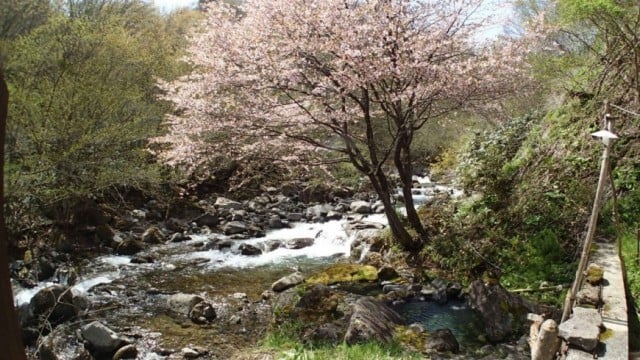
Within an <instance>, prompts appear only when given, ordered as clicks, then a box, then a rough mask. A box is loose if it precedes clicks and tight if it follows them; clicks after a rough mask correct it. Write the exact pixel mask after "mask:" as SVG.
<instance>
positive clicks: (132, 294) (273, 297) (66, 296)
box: [13, 178, 528, 360]
mask: <svg viewBox="0 0 640 360" xmlns="http://www.w3.org/2000/svg"><path fill="white" fill-rule="evenodd" d="M414 193H415V195H414V196H415V200H416V201H417V202H418V203H421V202H424V201H427V200H428V199H430V198H431V197H432V196H433V195H434V194H436V193H448V194H453V195H455V196H457V195H459V194H458V193H457V192H456V191H455V190H452V189H450V188H448V187H445V186H440V185H435V184H432V183H431V182H430V181H428V179H425V178H417V179H416V189H415V191H414ZM197 207H198V211H196V212H193V211H192V213H191V214H190V215H191V216H190V218H187V219H184V218H182V219H176V218H170V219H168V220H165V221H162V222H158V221H155V222H154V221H149V220H150V219H153V212H154V211H156V210H154V204H147V206H144V207H141V208H139V209H133V210H131V211H130V213H129V214H128V216H127V219H128V220H129V221H130V222H132V223H133V224H134V226H132V227H131V228H130V230H128V231H126V230H124V231H123V230H113V229H111V230H112V231H111V232H110V233H109V234H108V237H109V245H110V248H112V249H113V253H111V254H104V255H101V256H97V257H94V258H91V259H73V258H68V259H67V261H65V262H62V263H58V264H57V265H56V270H55V272H54V273H53V275H52V276H51V277H48V278H45V279H42V280H41V281H39V282H37V283H36V282H30V283H27V282H25V281H15V282H14V289H13V290H14V297H15V302H16V306H17V307H18V308H19V309H20V318H21V324H22V327H23V332H24V339H25V340H26V342H27V343H29V344H31V345H30V346H31V351H32V354H36V355H34V356H38V357H40V358H43V359H61V360H62V359H93V358H111V359H126V358H137V359H184V358H202V359H226V358H233V357H237V356H240V355H241V354H243V353H244V352H246V351H248V349H251V348H253V347H255V345H256V344H257V343H258V341H259V340H260V339H261V338H262V337H263V336H264V334H265V332H266V331H267V329H268V328H269V327H270V326H273V325H274V321H275V322H276V323H277V321H278V315H274V314H275V313H280V312H282V311H281V310H282V309H290V308H293V309H294V312H296V311H298V310H299V308H300V307H304V306H301V305H300V302H303V299H304V298H305V296H306V294H305V295H303V296H302V298H301V299H300V300H299V301H300V302H299V303H297V304H294V303H292V301H293V302H295V301H298V300H297V297H296V292H297V293H299V292H300V291H299V290H296V289H295V286H296V285H298V284H308V286H312V285H313V286H314V287H310V288H309V289H311V290H308V289H307V290H308V293H310V294H313V293H314V292H316V293H318V294H322V295H321V297H324V298H329V299H333V298H336V299H340V300H339V301H338V304H336V306H335V307H332V308H331V309H330V310H329V311H330V312H332V314H334V313H335V314H341V316H342V318H343V319H336V320H335V321H333V322H330V323H322V324H320V326H319V327H318V328H315V329H312V330H309V331H311V332H313V333H314V334H317V333H318V331H319V329H324V328H323V326H325V325H326V324H330V325H331V326H336V327H337V328H338V330H335V331H334V332H329V333H328V335H327V334H325V333H322V331H320V333H321V334H324V335H321V336H328V337H329V339H330V340H331V339H332V338H333V337H334V333H335V334H340V336H339V339H338V336H337V335H336V336H335V337H336V339H333V340H336V341H337V340H339V341H342V339H343V337H344V336H347V338H348V333H349V331H351V329H350V327H349V326H350V324H349V319H350V318H354V317H356V316H357V315H355V314H354V312H355V310H353V306H354V305H356V308H357V305H358V304H360V302H362V301H363V299H369V298H371V299H373V297H376V298H377V299H379V300H381V301H382V302H383V303H385V304H387V305H389V306H391V308H393V309H394V310H395V311H397V312H399V313H400V315H401V317H403V319H402V320H398V321H399V322H402V323H405V324H413V325H410V326H409V327H408V328H407V329H408V330H407V331H409V332H411V331H414V332H416V331H417V332H418V333H426V332H434V334H435V333H436V332H437V331H440V329H445V328H446V329H448V330H449V332H448V333H445V334H443V336H442V338H444V339H445V340H443V341H444V342H445V343H448V344H449V345H446V346H445V347H444V348H443V349H444V351H445V352H447V351H448V352H454V353H462V355H457V356H458V358H487V359H489V358H496V356H498V355H499V356H498V357H508V358H513V359H517V358H528V355H527V354H526V351H527V349H526V341H523V340H522V339H521V340H520V341H519V342H518V343H509V342H507V343H501V341H503V340H508V339H509V338H508V336H506V335H505V336H502V338H500V339H498V341H488V339H487V335H486V334H484V333H483V324H482V321H483V320H482V318H481V317H480V316H478V315H477V314H476V312H472V311H471V309H470V308H469V305H467V302H466V301H464V295H462V294H463V292H464V291H462V290H463V289H462V286H461V285H460V284H452V283H448V282H446V281H443V280H440V279H434V280H433V281H430V282H428V283H421V284H417V283H416V282H415V279H413V275H412V274H411V271H410V269H407V268H402V267H398V266H390V265H389V259H388V258H387V257H388V256H389V253H388V252H385V251H384V249H383V246H382V245H381V244H380V243H379V242H377V241H376V240H375V239H376V236H374V234H376V233H378V232H379V231H380V229H383V228H384V226H385V217H384V216H383V215H382V214H381V213H382V207H381V204H380V203H379V202H377V201H376V200H375V199H374V198H367V197H366V196H361V197H360V198H352V199H335V200H334V201H333V202H331V203H319V204H318V203H316V204H308V203H303V202H299V201H295V199H292V198H291V197H290V196H285V195H284V194H282V193H279V192H278V191H276V190H275V189H267V191H265V193H264V194H263V195H261V196H259V197H256V198H255V199H253V200H251V201H245V202H236V201H233V200H230V199H226V198H223V197H218V198H216V199H215V201H213V200H212V201H211V202H207V201H199V202H198V206H197ZM136 223H139V224H145V225H144V231H142V230H143V229H142V227H140V226H138V227H136V226H135V224H136ZM136 228H137V229H138V230H137V231H136V230H135V229H136ZM378 238H379V237H378ZM336 263H337V264H344V265H345V266H356V267H355V268H349V269H352V270H349V271H351V272H350V273H351V274H352V275H353V276H354V278H353V279H347V281H344V279H338V280H336V281H332V280H322V281H315V282H314V280H313V279H312V278H313V276H315V274H317V273H322V271H323V270H325V269H326V268H327V267H331V266H334V264H336ZM365 264H368V265H365ZM371 264H373V265H376V266H375V267H372V266H371ZM20 265H21V264H17V265H15V266H14V267H15V268H16V269H17V270H16V272H19V271H20ZM357 266H361V268H360V267H357ZM367 266H368V267H367ZM370 268H373V275H371V276H373V277H371V278H367V276H369V275H367V274H368V273H367V271H368V270H367V269H370ZM353 269H356V270H353ZM356 273H357V274H364V275H363V276H364V277H365V278H362V279H361V278H355V274H356ZM363 280H369V281H363ZM25 285H30V287H27V286H25ZM480 291H483V290H480ZM298 295H299V294H298ZM372 296H373V297H372ZM309 301H311V303H313V301H316V300H309ZM320 301H321V303H324V302H323V300H320ZM504 301H507V300H504ZM508 302H509V303H511V300H508ZM292 304H293V305H294V306H291V305H292ZM363 304H367V302H366V301H364V302H363ZM313 306H315V305H313ZM376 306H377V305H376ZM343 308H345V309H346V310H345V309H343ZM315 310H317V309H314V311H315ZM298 315H299V314H298ZM347 315H350V316H347ZM322 316H324V315H322ZM322 316H320V318H322ZM332 316H334V315H332ZM334 317H335V318H337V316H334ZM314 319H315V320H317V318H314ZM341 321H342V323H344V324H343V325H344V329H342V330H340V329H339V328H340V326H341V325H340V324H342V323H341ZM336 324H337V325H336ZM509 325H511V324H509ZM344 332H346V333H347V335H344V334H343V333H344ZM449 334H451V336H453V337H454V339H453V343H454V344H453V345H452V344H451V341H448V342H447V341H446V339H447V338H448V337H449ZM314 336H315V335H314ZM434 338H435V336H434ZM347 340H348V339H347ZM374 340H375V339H374ZM489 340H496V339H489ZM492 344H493V345H492ZM420 346H423V345H422V343H421V344H420ZM434 349H435V348H434ZM417 350H418V351H422V350H423V349H417ZM436 350H437V349H436ZM434 351H435V350H434ZM496 354H498V355H496ZM492 356H493V357H492Z"/></svg>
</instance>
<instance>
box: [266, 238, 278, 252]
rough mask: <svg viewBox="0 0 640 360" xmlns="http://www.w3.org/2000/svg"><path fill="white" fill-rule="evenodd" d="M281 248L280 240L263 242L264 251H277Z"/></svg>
mask: <svg viewBox="0 0 640 360" xmlns="http://www.w3.org/2000/svg"><path fill="white" fill-rule="evenodd" d="M280 246H282V242H281V241H280V240H267V241H265V242H264V251H266V252H270V251H273V250H276V249H278V248H279V247H280Z"/></svg>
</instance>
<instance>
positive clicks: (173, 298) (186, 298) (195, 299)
mask: <svg viewBox="0 0 640 360" xmlns="http://www.w3.org/2000/svg"><path fill="white" fill-rule="evenodd" d="M203 301H204V298H202V296H199V295H194V294H185V293H177V294H173V295H170V296H169V297H168V298H167V308H168V309H169V310H171V311H174V312H176V313H178V314H181V315H185V316H188V315H189V313H190V312H191V309H193V307H194V306H196V305H197V304H198V303H201V302H203Z"/></svg>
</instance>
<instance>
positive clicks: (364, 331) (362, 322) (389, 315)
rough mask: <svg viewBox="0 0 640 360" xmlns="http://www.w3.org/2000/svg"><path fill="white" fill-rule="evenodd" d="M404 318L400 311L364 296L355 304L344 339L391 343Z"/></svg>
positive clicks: (359, 341)
mask: <svg viewBox="0 0 640 360" xmlns="http://www.w3.org/2000/svg"><path fill="white" fill-rule="evenodd" d="M402 324H404V320H403V319H402V317H401V316H400V315H398V313H396V312H395V311H393V310H392V309H391V308H389V307H388V306H386V305H384V304H383V303H381V302H380V301H378V300H376V299H374V298H372V297H363V298H361V299H359V300H358V301H356V303H355V304H354V306H353V314H352V315H351V320H350V321H349V327H348V328H347V333H346V335H345V338H344V341H345V342H346V343H347V344H349V345H353V344H356V343H362V342H369V341H376V342H381V343H389V342H391V341H392V340H393V334H394V332H395V329H396V327H397V326H398V325H402Z"/></svg>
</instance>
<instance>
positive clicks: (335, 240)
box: [14, 177, 461, 305]
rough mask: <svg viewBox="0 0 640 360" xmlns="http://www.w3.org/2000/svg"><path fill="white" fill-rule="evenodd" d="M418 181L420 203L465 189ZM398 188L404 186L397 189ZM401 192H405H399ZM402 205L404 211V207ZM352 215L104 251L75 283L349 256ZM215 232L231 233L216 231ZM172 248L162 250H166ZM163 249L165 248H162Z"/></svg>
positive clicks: (25, 295) (20, 299)
mask: <svg viewBox="0 0 640 360" xmlns="http://www.w3.org/2000/svg"><path fill="white" fill-rule="evenodd" d="M414 181H415V182H416V183H418V184H419V185H420V187H419V188H416V189H413V199H414V202H415V204H416V205H420V204H423V203H424V202H425V201H427V200H428V199H429V198H431V197H433V194H434V193H435V192H448V193H450V194H451V195H452V196H453V197H457V196H459V195H460V194H461V192H460V191H458V190H455V189H452V188H450V187H447V186H443V185H437V184H434V183H432V182H431V180H430V179H429V178H428V177H414ZM398 191H399V190H398ZM399 193H400V192H399ZM403 210H404V209H403V208H399V211H401V212H402V211H403ZM363 220H364V221H366V222H375V223H379V224H386V223H387V221H386V217H385V216H384V214H374V215H369V216H367V217H365V218H364V219H363ZM346 225H347V220H346V219H343V220H331V221H327V222H325V223H294V224H291V227H290V228H284V229H279V230H271V231H268V232H267V234H266V236H265V237H262V238H251V239H247V240H233V244H234V245H233V248H232V249H223V250H206V251H197V250H196V251H194V248H193V247H192V246H189V245H191V244H194V243H196V242H205V243H207V242H209V241H213V239H212V234H205V235H191V238H192V239H191V240H190V241H187V242H183V243H171V244H165V245H159V246H157V247H154V248H152V249H151V250H150V252H151V253H152V254H154V256H157V257H158V258H157V260H156V261H155V262H154V263H146V264H132V263H131V259H132V257H131V256H124V255H105V256H101V257H98V258H96V259H94V260H92V266H89V267H84V268H82V269H81V270H82V272H83V273H82V274H81V276H80V278H79V281H78V282H77V283H76V284H75V285H74V286H73V288H75V289H76V290H77V291H79V292H83V293H85V292H88V291H89V290H90V289H91V288H92V287H94V286H96V285H99V284H106V283H110V282H112V281H114V280H116V279H120V278H123V277H125V276H131V274H135V273H140V272H144V271H147V270H151V269H161V270H167V271H171V270H174V269H176V268H177V264H181V263H182V264H184V263H185V262H186V263H188V262H191V261H197V260H200V259H203V260H206V263H204V264H202V263H200V264H202V266H205V267H208V268H211V269H217V268H225V267H227V268H228V267H231V268H252V267H258V266H263V265H270V264H280V263H285V262H287V261H291V260H295V259H297V258H327V257H333V256H345V257H348V256H349V255H350V252H351V243H352V242H353V240H354V238H353V236H348V235H347V232H346ZM215 237H217V238H222V239H223V240H224V239H226V238H227V237H226V236H224V235H221V234H215ZM297 238H312V239H314V242H313V244H312V245H311V246H308V247H304V248H302V249H288V248H286V247H285V246H284V244H286V242H287V241H288V240H292V239H297ZM274 240H278V241H280V242H281V243H282V246H280V247H279V248H277V249H275V250H273V251H268V252H267V251H263V252H262V254H260V255H255V256H247V255H242V254H240V251H239V250H238V249H237V248H238V246H239V245H240V244H243V243H244V244H250V245H254V246H258V247H260V244H261V243H266V242H269V241H274ZM167 249H169V250H170V251H168V252H165V253H164V255H163V254H162V251H163V250H167ZM159 250H160V251H159ZM53 284H54V283H53V282H51V281H45V282H40V283H39V284H38V285H37V286H36V287H34V288H30V289H25V288H21V287H15V288H14V298H15V303H16V305H21V304H25V303H28V302H29V301H30V300H31V298H32V297H33V296H34V295H35V294H36V293H37V292H38V291H40V290H41V289H43V288H45V287H47V286H50V285H53Z"/></svg>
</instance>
